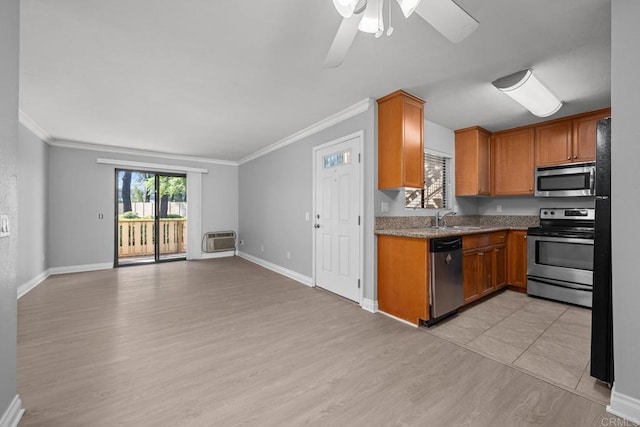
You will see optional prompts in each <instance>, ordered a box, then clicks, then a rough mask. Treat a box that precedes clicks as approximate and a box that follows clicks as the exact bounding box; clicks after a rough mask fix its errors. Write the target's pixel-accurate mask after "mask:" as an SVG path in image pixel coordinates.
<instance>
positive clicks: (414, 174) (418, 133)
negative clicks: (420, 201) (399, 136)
mask: <svg viewBox="0 0 640 427" xmlns="http://www.w3.org/2000/svg"><path fill="white" fill-rule="evenodd" d="M403 109H404V111H403V115H402V120H403V123H402V125H403V134H404V138H403V140H404V141H403V144H404V145H403V148H402V153H403V159H402V175H403V176H402V184H403V185H402V186H403V187H411V188H422V187H423V186H424V144H423V141H422V132H423V129H422V127H423V123H424V118H423V116H424V113H423V105H422V104H420V103H418V102H416V101H414V100H412V99H405V100H404V106H403Z"/></svg>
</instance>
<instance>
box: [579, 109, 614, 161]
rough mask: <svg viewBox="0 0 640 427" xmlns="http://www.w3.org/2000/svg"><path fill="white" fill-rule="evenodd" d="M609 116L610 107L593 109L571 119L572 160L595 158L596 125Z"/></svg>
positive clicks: (593, 159)
mask: <svg viewBox="0 0 640 427" xmlns="http://www.w3.org/2000/svg"><path fill="white" fill-rule="evenodd" d="M607 117H611V109H610V108H605V109H603V110H598V111H593V112H591V113H588V114H585V115H581V116H579V117H577V118H574V119H573V161H574V162H588V161H595V160H596V139H597V138H596V127H597V124H598V122H599V121H600V120H602V119H606V118H607Z"/></svg>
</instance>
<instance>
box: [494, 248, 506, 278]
mask: <svg viewBox="0 0 640 427" xmlns="http://www.w3.org/2000/svg"><path fill="white" fill-rule="evenodd" d="M493 257H494V258H493V261H494V263H493V269H494V270H493V281H494V282H493V286H494V287H495V288H496V289H500V288H502V287H504V286H506V285H507V245H506V244H505V245H499V246H496V247H495V248H494V249H493Z"/></svg>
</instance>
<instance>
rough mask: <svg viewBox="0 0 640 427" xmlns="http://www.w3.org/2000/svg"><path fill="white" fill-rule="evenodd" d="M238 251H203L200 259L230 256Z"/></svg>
mask: <svg viewBox="0 0 640 427" xmlns="http://www.w3.org/2000/svg"><path fill="white" fill-rule="evenodd" d="M235 254H236V251H224V252H212V253H206V252H203V253H202V255H201V256H200V259H211V258H226V257H230V256H235Z"/></svg>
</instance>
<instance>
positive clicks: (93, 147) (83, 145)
mask: <svg viewBox="0 0 640 427" xmlns="http://www.w3.org/2000/svg"><path fill="white" fill-rule="evenodd" d="M49 145H51V146H53V147H61V148H75V149H77V150H89V151H102V152H105V153H118V154H128V155H132V156H146V157H156V158H160V159H171V160H183V161H188V162H199V163H212V164H216V165H225V166H238V162H235V161H233V160H218V159H210V158H207V157H197V156H184V155H180V154H169V153H161V152H157V151H147V150H136V149H133V148H121V147H112V146H109V145H100V144H90V143H87V142H78V141H68V140H59V139H56V140H54V141H51V142H49Z"/></svg>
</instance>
